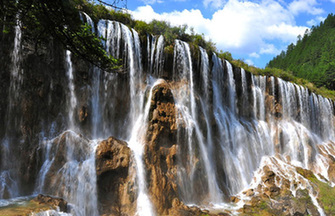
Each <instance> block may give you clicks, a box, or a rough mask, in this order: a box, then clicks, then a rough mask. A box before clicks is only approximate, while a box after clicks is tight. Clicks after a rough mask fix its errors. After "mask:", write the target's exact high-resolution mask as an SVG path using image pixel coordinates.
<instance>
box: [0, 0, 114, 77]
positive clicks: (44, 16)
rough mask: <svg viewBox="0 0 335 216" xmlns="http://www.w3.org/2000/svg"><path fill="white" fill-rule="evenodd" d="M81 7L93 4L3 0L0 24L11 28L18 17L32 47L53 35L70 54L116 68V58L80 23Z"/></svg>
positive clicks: (71, 0)
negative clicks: (107, 52)
mask: <svg viewBox="0 0 335 216" xmlns="http://www.w3.org/2000/svg"><path fill="white" fill-rule="evenodd" d="M83 8H95V7H94V6H92V4H91V3H89V2H87V1H86V0H53V1H49V0H18V1H15V0H14V1H12V0H6V2H5V9H4V12H5V14H4V16H3V17H1V20H0V21H1V23H0V24H3V25H6V26H9V27H10V29H13V26H14V25H16V22H17V21H16V20H17V18H18V19H19V20H20V22H19V24H20V27H21V29H23V32H24V34H23V35H24V36H25V38H26V39H29V40H30V41H31V42H32V43H35V47H38V45H39V44H43V43H48V41H49V40H50V39H51V38H53V39H56V40H58V41H59V42H60V43H62V44H63V45H64V46H65V47H66V49H68V50H70V51H71V52H72V53H73V54H75V55H77V56H79V57H81V58H83V59H85V60H86V61H88V62H91V63H92V64H94V65H96V66H98V67H100V68H102V69H104V70H108V71H114V70H115V69H117V68H119V65H118V61H117V60H116V59H114V58H113V57H111V56H108V55H107V54H106V52H105V51H104V49H103V47H102V44H101V41H100V39H99V38H97V36H96V35H95V34H94V33H92V31H91V29H90V27H89V26H88V25H82V21H81V20H80V18H79V11H80V9H83ZM98 9H99V7H97V10H98ZM17 16H18V17H17ZM9 20H11V21H9ZM5 30H6V29H5Z"/></svg>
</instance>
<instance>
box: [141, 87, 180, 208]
mask: <svg viewBox="0 0 335 216" xmlns="http://www.w3.org/2000/svg"><path fill="white" fill-rule="evenodd" d="M176 130H177V127H176V108H175V104H174V99H173V95H172V92H171V90H170V88H169V86H168V84H167V83H162V84H159V85H157V86H156V87H155V88H154V89H153V92H152V101H151V105H150V114H149V126H148V134H147V141H148V143H147V146H146V149H145V154H144V155H145V164H146V166H147V176H148V182H149V184H148V185H149V192H150V194H151V198H152V202H153V203H154V205H155V207H156V211H157V213H158V214H167V213H168V212H167V211H168V209H170V208H171V207H172V201H173V200H174V199H175V198H176V197H177V194H178V193H177V185H176V177H177V166H176V165H177V164H176V154H177V145H176Z"/></svg>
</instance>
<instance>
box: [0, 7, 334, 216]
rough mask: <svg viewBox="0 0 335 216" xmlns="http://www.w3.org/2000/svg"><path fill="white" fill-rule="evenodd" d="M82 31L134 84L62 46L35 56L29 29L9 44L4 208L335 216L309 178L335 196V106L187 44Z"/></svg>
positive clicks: (108, 30) (1, 186)
mask: <svg viewBox="0 0 335 216" xmlns="http://www.w3.org/2000/svg"><path fill="white" fill-rule="evenodd" d="M82 20H83V21H84V22H87V23H88V24H89V25H91V26H92V29H93V31H94V32H95V33H96V34H97V35H99V36H102V37H104V38H106V40H105V41H102V43H103V45H104V47H105V49H106V52H107V53H108V54H111V55H113V56H114V57H116V58H119V59H122V60H123V70H124V73H108V72H105V71H102V70H101V69H99V68H97V67H95V66H93V65H90V64H89V63H87V62H84V61H83V60H81V59H79V58H78V57H76V56H74V55H72V54H71V52H70V51H68V50H66V49H63V48H62V46H60V45H59V44H57V42H56V41H52V40H51V41H50V43H49V44H45V45H44V46H45V49H44V50H41V51H40V53H38V52H36V51H35V52H34V51H33V48H32V47H31V45H30V44H29V43H28V42H27V41H24V40H23V39H22V34H24V32H21V29H20V28H18V27H16V28H15V29H14V30H13V33H12V34H10V35H7V36H6V37H3V38H4V39H3V42H4V41H5V40H6V41H8V44H9V45H8V46H7V48H8V50H11V53H10V55H2V56H1V60H2V61H3V62H6V64H4V65H3V66H2V68H1V69H3V70H2V74H1V76H0V79H1V81H0V82H1V83H3V85H2V86H1V93H0V94H1V97H2V98H3V100H2V101H1V102H0V115H1V116H0V117H1V118H0V125H1V126H0V129H1V130H0V144H1V151H0V154H1V161H0V174H1V175H0V199H1V200H7V199H10V198H15V197H19V196H29V195H32V194H37V193H42V194H48V195H52V196H57V197H62V198H63V199H65V200H66V201H68V203H69V206H70V208H69V210H68V212H69V213H71V214H73V215H99V214H111V215H117V214H119V213H122V212H123V213H125V214H129V215H162V214H166V215H168V214H169V215H182V212H183V211H184V212H187V211H189V212H193V213H194V214H201V212H202V211H203V210H201V209H206V208H208V209H228V210H227V211H228V212H229V213H232V214H237V213H239V211H238V210H237V209H238V208H244V210H245V211H247V209H246V206H247V204H248V201H250V199H252V198H250V197H253V196H254V197H256V195H257V194H262V193H265V194H267V193H268V191H267V190H270V192H269V194H267V195H268V196H269V197H271V198H272V199H274V197H272V196H273V194H272V193H274V191H273V190H275V189H276V188H280V189H282V188H287V191H289V192H288V193H290V194H291V195H292V197H296V193H297V191H298V192H299V191H303V190H306V193H307V195H306V196H307V197H309V198H310V199H311V203H312V204H313V205H312V207H311V206H308V207H306V208H307V209H308V212H314V213H315V214H318V215H325V214H327V213H325V210H324V209H325V206H323V204H322V203H321V202H320V198H318V195H317V193H318V192H317V189H316V188H315V187H314V186H313V182H311V180H310V178H308V177H306V175H307V174H306V173H307V171H308V173H309V172H311V173H309V175H310V176H314V177H315V179H316V180H317V181H321V182H322V183H325V184H327V185H329V187H332V186H333V183H335V173H334V167H335V166H334V164H335V163H334V158H335V150H334V149H335V145H334V142H335V134H334V133H335V131H334V112H335V110H334V102H333V101H332V100H330V99H327V98H323V97H321V96H319V95H316V94H314V93H312V92H311V91H309V90H308V89H307V88H305V87H302V86H299V85H296V84H294V83H290V82H286V81H284V80H282V79H280V78H276V77H270V76H256V75H253V74H251V73H249V72H247V71H245V70H244V69H241V68H237V67H234V66H233V65H232V64H231V63H230V62H228V61H226V60H224V59H220V58H219V57H217V55H216V54H215V53H208V52H207V51H206V50H204V49H203V48H201V47H196V46H190V45H189V44H188V43H186V42H183V41H181V40H176V41H175V42H174V49H173V50H174V51H173V53H170V52H166V51H165V50H164V44H165V42H164V37H163V36H160V35H139V34H138V33H137V32H136V31H135V30H134V29H130V28H128V27H127V26H126V25H124V24H122V23H119V22H116V21H110V20H100V21H99V22H98V23H93V21H92V20H91V19H90V17H89V16H88V15H87V14H84V13H83V14H82ZM121 140H123V141H121ZM302 170H303V171H304V172H303V171H302ZM264 176H265V177H267V179H264ZM314 177H313V178H314ZM265 180H266V181H265ZM269 182H272V183H271V184H270V183H269ZM269 188H270V189H269ZM273 188H275V189H273ZM276 190H277V191H275V192H278V190H279V189H276ZM250 191H252V193H251V192H250ZM254 194H256V195H254ZM278 194H281V193H280V192H278ZM278 194H277V195H278ZM231 197H234V199H235V201H234V202H235V203H234V204H231V203H230V200H231ZM229 203H230V204H229ZM0 204H1V202H0ZM241 205H242V206H241ZM243 205H244V207H243ZM292 205H293V204H292ZM292 205H291V206H292ZM190 206H197V207H190ZM198 207H199V208H198ZM200 208H201V209H200ZM292 208H293V207H292ZM292 208H291V209H292ZM274 209H276V207H274ZM292 211H296V212H299V211H298V210H296V209H295V210H292ZM306 211H307V210H306ZM306 211H305V212H306ZM240 213H241V212H240ZM289 213H291V214H292V215H293V214H294V213H295V212H289ZM303 213H304V212H303Z"/></svg>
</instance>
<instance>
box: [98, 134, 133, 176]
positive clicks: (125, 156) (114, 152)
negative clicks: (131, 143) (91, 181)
mask: <svg viewBox="0 0 335 216" xmlns="http://www.w3.org/2000/svg"><path fill="white" fill-rule="evenodd" d="M130 157H131V150H130V149H129V147H128V146H127V143H126V142H125V141H121V140H118V139H116V138H114V137H109V138H108V139H107V140H103V141H101V142H100V144H99V145H98V147H97V149H96V169H97V176H100V175H101V174H103V173H105V172H108V171H113V170H121V169H124V168H126V169H128V167H129V163H130Z"/></svg>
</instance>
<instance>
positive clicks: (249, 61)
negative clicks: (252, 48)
mask: <svg viewBox="0 0 335 216" xmlns="http://www.w3.org/2000/svg"><path fill="white" fill-rule="evenodd" d="M245 63H247V64H248V65H254V62H253V61H252V60H251V59H247V60H245Z"/></svg>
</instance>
